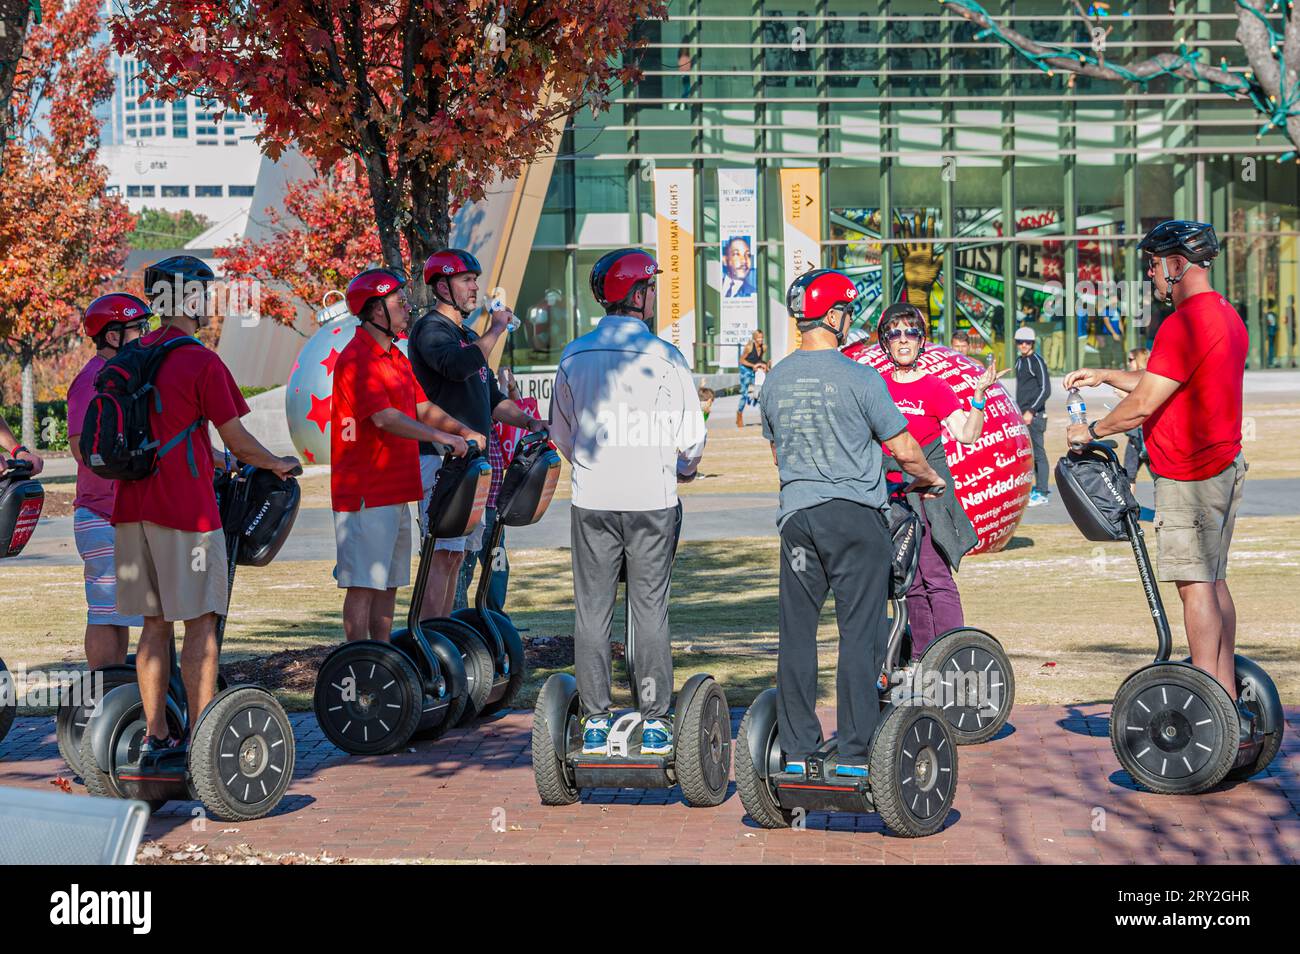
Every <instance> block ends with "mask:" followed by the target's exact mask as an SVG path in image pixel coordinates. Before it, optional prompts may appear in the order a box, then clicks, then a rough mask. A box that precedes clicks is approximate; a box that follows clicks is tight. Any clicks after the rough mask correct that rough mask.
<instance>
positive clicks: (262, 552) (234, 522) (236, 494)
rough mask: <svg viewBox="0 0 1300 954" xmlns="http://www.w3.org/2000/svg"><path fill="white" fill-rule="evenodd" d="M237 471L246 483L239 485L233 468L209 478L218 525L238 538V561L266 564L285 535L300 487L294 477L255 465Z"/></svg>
mask: <svg viewBox="0 0 1300 954" xmlns="http://www.w3.org/2000/svg"><path fill="white" fill-rule="evenodd" d="M240 474H242V476H243V479H244V480H246V481H247V486H246V487H241V486H240V483H241V482H240V481H239V480H237V479H236V475H235V472H233V471H228V472H223V473H221V474H219V475H218V476H217V479H216V480H215V481H213V490H215V491H216V494H217V507H218V509H219V510H220V511H221V525H222V527H224V528H225V530H226V532H227V534H228V535H229V537H230V539H232V540H236V541H237V542H238V545H239V552H238V555H237V558H236V560H235V562H236V563H237V564H238V565H240V566H266V565H267V564H268V563H270V562H271V561H272V560H274V559H275V556H276V554H277V553H279V552H280V548H281V547H283V546H284V542H285V541H286V540H288V539H289V533H290V531H292V530H293V523H294V520H295V519H297V517H298V506H299V504H300V503H301V502H302V488H301V487H299V486H298V481H297V479H296V478H294V477H286V478H285V479H284V480H281V479H280V478H278V477H276V476H275V474H273V473H272V472H271V471H269V470H262V469H261V468H257V467H252V466H245V467H244V468H242V470H241V471H240Z"/></svg>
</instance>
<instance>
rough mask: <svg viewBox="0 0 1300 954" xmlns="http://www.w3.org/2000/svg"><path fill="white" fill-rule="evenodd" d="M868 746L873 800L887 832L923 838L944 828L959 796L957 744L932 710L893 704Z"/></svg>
mask: <svg viewBox="0 0 1300 954" xmlns="http://www.w3.org/2000/svg"><path fill="white" fill-rule="evenodd" d="M881 718H882V719H883V720H884V721H883V722H882V723H881V725H880V728H879V729H878V730H877V731H876V738H875V740H874V741H873V742H872V744H871V767H870V769H869V773H870V776H869V777H870V781H871V797H872V800H873V801H874V802H875V806H876V811H877V812H879V813H880V817H881V818H882V819H884V822H885V824H886V825H888V826H889V830H890V831H892V832H894V833H895V834H896V835H902V836H903V837H905V838H924V837H925V836H926V835H933V834H934V833H935V832H937V831H939V829H941V828H942V827H943V824H944V822H945V821H947V819H948V813H949V811H950V810H951V809H952V802H953V799H954V797H956V794H957V746H956V741H955V739H954V738H953V733H952V729H951V728H950V727H949V726H948V721H947V720H946V719H945V718H944V717H943V714H942V713H941V712H940V711H939V709H937V708H935V707H933V706H917V705H901V706H893V707H891V708H889V709H887V710H886V711H885V712H883V713H881Z"/></svg>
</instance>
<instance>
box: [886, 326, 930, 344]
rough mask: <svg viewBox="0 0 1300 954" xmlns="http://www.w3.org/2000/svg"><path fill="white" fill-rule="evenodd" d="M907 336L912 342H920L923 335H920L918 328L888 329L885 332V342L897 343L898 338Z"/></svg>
mask: <svg viewBox="0 0 1300 954" xmlns="http://www.w3.org/2000/svg"><path fill="white" fill-rule="evenodd" d="M903 335H907V337H909V338H911V339H912V340H913V341H920V340H921V339H922V338H924V337H925V335H923V334H921V329H920V328H890V329H889V330H888V331H886V332H885V340H886V341H897V340H898V339H899V338H901V337H903Z"/></svg>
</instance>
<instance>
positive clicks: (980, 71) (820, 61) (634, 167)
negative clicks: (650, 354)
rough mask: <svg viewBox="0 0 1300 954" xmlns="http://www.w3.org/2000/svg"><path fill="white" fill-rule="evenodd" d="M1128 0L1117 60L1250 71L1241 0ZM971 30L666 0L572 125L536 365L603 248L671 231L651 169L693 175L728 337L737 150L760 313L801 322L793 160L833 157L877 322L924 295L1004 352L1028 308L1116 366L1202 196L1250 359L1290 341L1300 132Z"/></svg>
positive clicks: (823, 2) (1298, 233) (1079, 32)
mask: <svg viewBox="0 0 1300 954" xmlns="http://www.w3.org/2000/svg"><path fill="white" fill-rule="evenodd" d="M984 6H985V9H987V10H988V11H989V12H990V13H991V14H993V15H994V16H995V17H996V18H997V20H998V21H999V22H1000V23H1003V24H1005V25H1008V26H1011V27H1013V28H1015V29H1017V30H1019V31H1020V32H1022V33H1024V34H1026V35H1028V36H1030V37H1033V38H1035V39H1038V40H1040V41H1051V42H1056V43H1064V44H1067V45H1071V46H1075V47H1077V48H1080V49H1088V48H1089V47H1092V46H1093V45H1094V43H1096V42H1099V41H1098V40H1097V39H1096V38H1095V37H1094V36H1093V35H1091V33H1090V31H1089V30H1088V29H1087V28H1086V27H1085V25H1084V24H1083V23H1082V22H1081V21H1080V20H1079V18H1078V16H1077V14H1076V12H1075V7H1074V5H1073V4H1072V3H1071V2H1070V0H1005V2H1002V3H998V2H997V0H989V2H987V3H985V4H984ZM1110 7H1111V8H1112V9H1111V11H1110V15H1109V17H1107V18H1106V19H1105V20H1104V21H1103V23H1104V26H1105V27H1106V28H1108V31H1109V32H1107V33H1106V34H1105V36H1104V41H1100V42H1104V44H1105V45H1104V53H1105V55H1106V56H1108V57H1110V58H1112V59H1114V60H1117V61H1123V62H1132V61H1137V60H1142V59H1146V58H1148V57H1149V56H1152V55H1154V54H1155V53H1158V52H1163V51H1168V50H1171V49H1176V48H1177V47H1178V44H1179V42H1186V43H1187V44H1189V45H1190V46H1191V47H1192V48H1194V49H1196V50H1200V51H1201V52H1202V56H1203V57H1204V59H1206V60H1208V61H1211V62H1216V63H1217V62H1219V61H1220V59H1223V58H1226V60H1227V62H1228V64H1229V65H1234V64H1235V65H1240V67H1241V69H1243V70H1244V69H1245V67H1244V62H1245V60H1244V56H1243V55H1242V53H1241V51H1240V48H1239V46H1238V45H1237V41H1236V39H1235V32H1236V23H1237V19H1236V14H1235V8H1234V6H1233V5H1232V4H1231V3H1224V2H1211V0H1173V2H1172V3H1171V2H1170V0H1139V2H1133V3H1119V2H1112V3H1111V4H1110ZM1276 16H1278V17H1279V23H1280V16H1281V15H1280V14H1276ZM975 33H976V28H975V27H974V26H973V25H971V24H970V23H968V22H966V21H965V20H963V19H962V18H960V17H959V16H957V15H956V14H954V13H952V12H951V11H949V10H947V9H945V8H944V7H943V6H941V5H939V4H937V3H935V2H934V0H672V2H671V3H670V5H669V18H668V20H667V21H663V22H648V23H644V24H642V26H641V28H640V34H641V36H642V37H643V38H644V39H645V40H646V41H647V42H646V46H645V48H644V49H642V50H640V51H639V52H638V54H637V55H638V57H639V64H640V66H641V68H642V70H643V71H644V77H643V79H642V80H641V81H640V82H639V83H637V84H635V85H634V86H632V87H630V88H626V89H623V90H621V91H620V94H619V95H618V96H617V97H616V98H615V100H614V102H613V105H612V106H611V108H610V109H609V110H608V111H606V112H603V113H601V114H599V115H598V116H596V117H594V118H593V117H592V115H591V113H590V112H589V111H583V112H582V113H580V114H578V115H577V116H575V117H574V118H573V119H572V120H571V121H570V123H569V125H568V126H567V127H566V129H565V131H564V134H563V137H562V140H561V143H560V148H559V152H558V156H557V161H556V163H555V169H554V173H553V175H552V178H551V182H550V186H549V192H548V194H547V197H546V201H545V205H544V208H543V212H542V216H541V222H540V225H539V227H538V229H537V233H536V237H535V241H534V245H533V251H532V253H531V255H530V258H529V261H528V264H527V267H526V270H525V275H524V279H523V282H522V285H521V289H520V295H519V299H518V302H517V306H516V311H517V312H519V313H520V314H521V317H525V322H524V327H523V332H522V334H521V333H516V335H515V336H514V337H515V339H516V340H515V341H514V343H513V351H514V354H513V359H514V362H515V364H516V367H518V368H519V369H520V370H534V371H545V370H547V369H550V368H553V367H554V365H555V362H556V361H557V360H558V358H559V355H560V352H561V350H562V349H563V347H564V345H565V344H566V343H567V342H568V341H570V340H572V338H573V337H574V336H575V335H577V334H581V333H584V332H585V331H587V330H589V329H590V327H591V326H592V324H593V323H594V320H595V319H597V318H598V317H599V315H600V314H601V310H600V309H599V308H598V307H597V306H596V303H595V301H594V300H593V299H592V297H591V295H590V292H589V290H588V288H587V276H588V274H589V272H590V269H591V266H592V264H593V263H594V262H595V261H596V259H597V258H598V257H599V256H600V255H601V254H602V253H603V252H605V251H607V250H609V249H610V248H616V247H619V246H622V245H628V244H632V245H637V244H640V245H645V246H646V247H653V246H654V244H655V240H656V231H655V218H654V216H655V208H654V188H653V179H654V172H655V169H656V168H661V169H665V168H675V169H691V170H693V172H694V177H693V182H694V189H695V196H694V203H693V205H694V219H695V221H694V228H693V230H692V232H693V236H694V243H695V274H696V281H695V321H696V334H695V345H694V355H693V360H694V367H695V369H696V370H697V371H700V372H708V371H711V370H714V369H715V368H716V367H717V364H718V359H719V355H720V351H719V347H718V345H717V341H718V329H719V316H720V312H721V297H720V296H721V290H720V289H721V283H722V280H721V269H720V266H719V254H718V250H719V243H720V242H722V241H723V240H724V236H722V235H720V234H719V232H720V229H719V223H718V214H717V209H718V176H717V170H719V169H730V168H751V169H754V170H755V171H756V174H757V187H758V195H757V234H756V235H755V236H754V242H753V250H752V255H753V265H754V269H755V270H756V274H757V279H758V321H759V326H760V327H763V328H764V329H768V330H770V329H771V328H772V327H773V326H774V324H775V323H778V322H784V321H785V320H786V318H785V309H784V292H785V287H786V283H787V278H788V277H793V276H787V275H786V274H785V264H784V254H783V244H782V243H783V218H782V209H781V194H780V189H779V179H780V172H781V170H782V169H783V168H791V167H802V168H810V167H812V168H816V169H817V170H818V177H817V181H818V183H819V185H818V188H819V190H820V196H819V198H820V200H821V201H820V202H819V203H818V207H819V208H820V210H821V213H820V214H821V219H822V220H821V222H820V235H821V264H822V265H825V266H834V267H839V268H843V269H845V270H846V271H848V272H849V274H851V275H853V276H854V278H855V280H856V281H857V282H858V284H859V287H860V288H861V289H862V293H863V302H864V307H863V314H862V316H861V318H860V321H861V324H862V327H864V328H871V327H874V318H875V316H878V315H879V312H880V310H881V308H882V307H883V305H884V304H886V303H888V302H890V301H895V300H899V299H904V298H905V299H907V300H911V301H914V302H917V303H920V304H922V305H923V306H924V307H927V308H928V309H929V312H930V315H931V321H932V336H933V337H934V338H935V339H936V340H940V341H946V340H948V336H949V335H950V334H952V333H953V332H954V331H965V332H973V333H975V334H978V335H979V340H982V341H983V342H984V343H985V344H986V346H988V347H991V348H994V349H996V351H997V353H998V355H999V358H1000V360H1002V361H1006V360H1008V359H1009V358H1010V346H1009V341H1010V338H1011V335H1012V334H1013V333H1014V331H1015V329H1016V327H1018V326H1019V325H1020V324H1022V323H1027V324H1029V325H1030V326H1031V327H1033V328H1034V329H1035V330H1036V331H1037V333H1038V335H1039V339H1040V342H1041V351H1042V353H1043V354H1044V356H1045V357H1046V358H1047V360H1048V362H1049V364H1050V366H1051V367H1052V368H1053V369H1054V370H1057V371H1060V370H1063V369H1066V368H1069V367H1075V366H1080V365H1084V366H1087V365H1107V366H1122V363H1123V357H1124V352H1125V350H1126V349H1127V348H1130V347H1134V346H1138V345H1143V344H1146V343H1147V342H1148V341H1149V340H1150V338H1151V336H1152V335H1153V334H1154V330H1155V328H1156V327H1158V324H1159V321H1160V319H1161V317H1162V315H1163V313H1164V309H1163V308H1162V306H1161V305H1160V304H1159V303H1150V302H1149V301H1143V299H1142V295H1141V294H1140V291H1139V289H1140V282H1141V280H1142V278H1143V275H1141V274H1139V270H1140V263H1139V259H1138V255H1137V251H1136V244H1137V241H1138V239H1140V238H1141V236H1142V234H1143V233H1144V232H1145V231H1146V230H1147V229H1148V228H1149V227H1150V226H1151V225H1153V224H1155V223H1156V222H1158V221H1160V220H1162V219H1166V218H1172V217H1181V218H1198V219H1204V220H1206V221H1210V222H1212V223H1213V224H1214V225H1215V227H1216V229H1217V230H1218V232H1219V235H1220V238H1221V240H1222V241H1223V244H1224V248H1225V250H1224V253H1223V254H1222V255H1221V256H1220V257H1219V259H1218V261H1217V262H1216V263H1215V265H1214V268H1213V271H1212V281H1213V283H1214V286H1215V288H1217V289H1218V290H1220V291H1221V292H1222V293H1223V294H1225V295H1226V296H1227V297H1228V298H1229V299H1230V300H1231V301H1232V302H1233V303H1234V304H1235V305H1236V306H1237V307H1238V309H1239V311H1240V312H1241V314H1242V317H1243V319H1244V320H1245V321H1246V323H1247V326H1248V328H1249V329H1250V331H1251V343H1252V350H1251V366H1252V367H1261V366H1265V365H1267V364H1269V363H1278V362H1279V361H1280V362H1281V363H1284V364H1288V363H1289V362H1290V360H1291V358H1292V356H1294V355H1295V350H1296V347H1297V346H1296V344H1295V342H1294V329H1295V321H1294V314H1295V309H1296V298H1297V295H1300V289H1298V288H1297V279H1298V277H1300V264H1298V261H1297V253H1298V251H1300V249H1298V246H1297V240H1298V239H1300V197H1298V195H1297V192H1298V189H1297V185H1298V182H1300V165H1297V164H1296V163H1295V162H1294V161H1291V160H1288V161H1286V162H1281V163H1279V162H1277V161H1275V160H1276V158H1277V156H1279V155H1280V154H1283V153H1285V152H1287V151H1288V150H1289V149H1290V145H1289V143H1287V142H1286V140H1285V139H1284V137H1282V136H1280V135H1276V134H1273V133H1270V134H1269V135H1267V136H1265V137H1264V138H1263V139H1262V140H1257V139H1256V136H1255V133H1256V131H1257V130H1258V128H1259V126H1260V122H1261V121H1260V118H1259V117H1258V115H1256V114H1255V112H1254V111H1253V109H1252V108H1251V107H1250V106H1249V104H1247V103H1241V102H1236V101H1233V100H1230V99H1228V98H1227V97H1225V96H1224V95H1223V94H1221V93H1218V92H1215V91H1213V90H1212V89H1210V88H1209V87H1208V86H1206V85H1204V84H1201V85H1199V86H1198V85H1193V84H1189V83H1186V82H1184V81H1182V80H1179V79H1177V78H1172V77H1161V78H1158V79H1156V80H1154V81H1152V82H1150V83H1149V84H1148V85H1147V86H1146V87H1145V88H1142V87H1138V86H1135V85H1129V84H1124V83H1115V82H1107V81H1099V80H1095V79H1090V78H1084V77H1073V78H1069V77H1068V76H1063V75H1061V74H1057V75H1056V76H1052V77H1049V76H1047V75H1045V74H1044V73H1043V72H1041V71H1040V70H1038V69H1036V68H1035V67H1034V66H1033V65H1032V64H1030V63H1029V62H1028V61H1026V60H1025V59H1024V58H1022V57H1021V56H1019V54H1017V53H1015V52H1014V51H1013V50H1010V49H1009V48H1007V47H1006V46H1005V45H1003V44H1001V43H999V42H997V41H996V40H993V39H984V40H976V39H975ZM1130 283H1132V284H1130ZM1288 309H1290V311H1288ZM1270 316H1272V317H1270ZM1288 317H1289V318H1290V322H1289V323H1288V322H1287V318H1288ZM1279 328H1285V329H1286V330H1287V331H1288V332H1289V334H1288V335H1283V334H1281V333H1280V332H1279V331H1278V329H1279ZM1283 338H1286V339H1288V340H1281V339H1283ZM977 345H978V341H977Z"/></svg>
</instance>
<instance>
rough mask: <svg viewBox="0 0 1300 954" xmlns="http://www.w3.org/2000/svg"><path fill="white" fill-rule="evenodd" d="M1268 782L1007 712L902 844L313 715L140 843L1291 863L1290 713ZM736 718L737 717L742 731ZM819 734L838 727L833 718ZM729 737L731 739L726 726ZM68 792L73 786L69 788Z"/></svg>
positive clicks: (487, 729) (573, 854)
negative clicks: (241, 819) (266, 772)
mask: <svg viewBox="0 0 1300 954" xmlns="http://www.w3.org/2000/svg"><path fill="white" fill-rule="evenodd" d="M1287 714H1288V733H1287V738H1286V742H1285V744H1284V747H1283V750H1282V752H1281V753H1280V754H1279V756H1278V758H1277V759H1276V761H1274V763H1273V765H1272V767H1271V768H1270V769H1269V772H1268V773H1267V775H1265V776H1262V777H1260V778H1257V779H1255V780H1253V781H1251V782H1247V783H1238V784H1235V785H1232V786H1230V787H1226V788H1222V789H1219V790H1216V791H1214V792H1210V793H1208V794H1205V795H1200V796H1196V797H1169V796H1160V795H1150V794H1147V793H1145V792H1140V791H1138V790H1136V789H1135V788H1134V786H1133V783H1132V782H1131V781H1130V780H1129V778H1128V776H1127V774H1126V773H1124V772H1123V771H1122V770H1121V769H1120V767H1119V765H1118V763H1117V762H1116V761H1115V758H1114V755H1113V754H1112V753H1111V749H1110V740H1109V738H1108V736H1107V732H1108V717H1109V706H1108V705H1104V704H1092V705H1083V706H1071V707H1064V708H1062V707H1059V706H1019V707H1017V708H1016V709H1015V711H1014V712H1013V714H1012V721H1011V724H1010V725H1009V726H1008V727H1007V728H1006V729H1004V730H1003V733H1002V734H1001V735H1000V736H999V737H998V738H996V739H994V740H993V741H991V742H988V743H986V744H985V745H982V746H975V747H966V748H963V749H961V755H960V763H959V767H960V781H959V788H958V794H957V801H956V805H955V809H954V811H953V813H952V815H951V817H950V818H949V821H948V824H947V827H946V828H945V829H944V830H943V831H942V832H940V833H939V834H937V835H935V836H933V837H930V838H926V839H917V840H909V839H903V838H894V837H890V836H889V835H887V834H885V833H884V832H883V831H882V827H881V823H880V819H879V818H878V817H877V816H874V815H838V814H837V815H831V814H820V813H815V814H812V815H810V816H809V818H808V828H807V830H804V831H775V832H771V831H765V830H763V829H761V828H758V827H756V826H755V825H754V824H753V822H751V821H750V820H749V819H748V818H747V817H746V816H745V812H744V808H743V807H742V806H741V804H740V799H739V797H738V796H736V795H735V793H734V787H733V791H732V793H731V794H730V795H729V797H728V799H727V801H726V802H725V803H724V804H723V805H722V806H721V807H719V808H716V809H692V808H688V807H686V806H685V805H684V804H683V803H682V801H681V795H680V792H679V791H677V790H675V789H674V790H671V791H667V792H656V791H646V792H640V791H617V790H596V791H592V792H588V793H584V797H583V800H582V802H581V803H579V804H577V805H572V806H568V807H564V808H544V807H542V806H541V805H540V804H539V803H538V801H537V793H536V790H535V788H534V787H533V776H532V769H531V765H530V761H529V733H530V731H531V726H532V717H531V713H528V712H512V713H509V714H506V715H504V716H501V717H499V718H497V719H496V720H494V721H491V722H488V723H485V724H480V725H478V726H475V727H472V728H469V729H465V730H457V731H455V732H451V733H449V734H448V735H447V736H446V737H444V738H443V739H441V740H439V741H437V742H423V743H417V744H416V745H414V746H413V747H412V750H411V751H402V752H398V753H394V754H393V755H388V756H383V757H376V758H350V757H348V756H346V755H344V754H343V753H342V752H340V751H338V750H337V749H335V748H334V747H333V746H332V745H330V743H329V742H328V741H326V739H325V738H324V736H323V735H322V733H321V732H320V730H319V729H318V728H317V726H316V723H315V720H314V718H313V717H312V716H311V715H310V714H305V713H304V714H296V715H294V716H293V722H294V730H295V734H296V737H297V740H298V765H297V771H296V778H295V781H294V784H293V786H292V788H291V789H290V790H289V795H288V796H287V797H286V798H285V800H284V802H283V803H282V804H281V806H280V808H279V809H278V811H277V813H276V814H275V815H273V816H271V817H269V818H263V819H260V820H258V821H256V822H247V823H244V824H240V825H224V824H222V823H219V822H212V821H209V822H207V826H206V830H205V831H195V830H193V828H192V827H191V822H192V817H193V816H192V812H193V810H194V809H195V807H196V803H181V802H173V803H170V804H169V805H168V806H167V807H166V808H165V809H163V811H162V812H160V813H159V814H157V815H155V816H154V819H153V821H152V822H151V824H150V827H149V831H148V835H147V837H148V838H150V839H156V840H161V841H163V842H165V843H166V844H169V845H181V844H186V843H196V844H205V845H208V846H210V848H215V847H220V846H234V845H236V844H240V843H244V844H248V845H251V846H253V847H254V848H257V849H259V850H262V851H272V852H287V851H301V852H305V853H308V854H313V855H315V854H319V853H320V852H321V851H322V850H324V851H327V852H328V853H330V854H333V855H341V856H345V857H348V858H436V859H480V860H484V861H493V862H561V863H564V862H584V863H590V862H595V863H611V862H687V863H700V862H745V863H791V862H794V863H801V864H807V863H822V862H866V863H877V864H899V863H905V864H910V863H916V862H944V863H970V862H981V863H990V862H992V863H1010V864H1026V863H1034V862H1048V863H1076V862H1080V863H1095V862H1103V863H1118V864H1132V863H1151V862H1173V863H1182V864H1187V863H1219V862H1236V863H1251V864H1254V863H1265V864H1278V863H1292V864H1294V863H1296V862H1297V861H1298V860H1300V781H1298V780H1297V769H1300V708H1297V707H1294V706H1292V707H1289V708H1288V710H1287ZM741 715H742V712H741V711H740V710H736V711H735V712H734V713H733V716H734V719H735V720H736V721H737V722H738V721H739V718H740V716H741ZM822 718H823V722H824V723H825V724H826V725H828V726H831V725H833V724H834V721H833V719H834V716H833V712H830V711H827V712H824V713H823V716H822ZM733 732H734V727H733ZM60 773H66V768H65V766H64V765H63V763H62V761H61V760H60V759H59V756H58V751H57V749H56V747H55V744H54V723H53V720H52V719H50V718H43V719H37V718H23V719H19V720H18V722H17V723H16V724H15V725H14V727H13V729H12V731H11V732H10V734H9V736H8V738H7V739H6V740H5V741H4V742H3V743H0V785H27V786H41V787H48V786H49V785H50V782H51V780H52V779H54V778H55V777H56V776H58V775H59V774H60ZM73 791H74V792H77V793H80V792H82V791H84V790H83V789H82V788H81V786H80V785H79V784H74V785H73Z"/></svg>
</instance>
